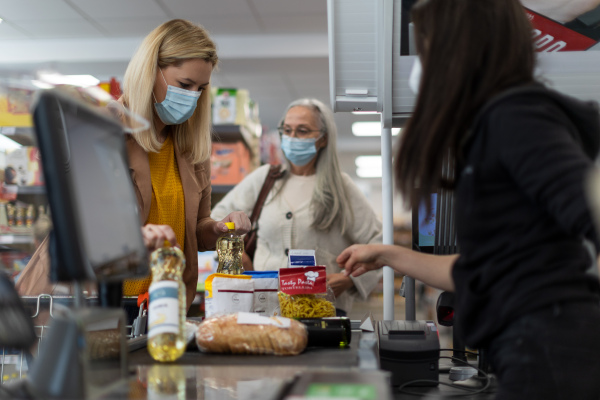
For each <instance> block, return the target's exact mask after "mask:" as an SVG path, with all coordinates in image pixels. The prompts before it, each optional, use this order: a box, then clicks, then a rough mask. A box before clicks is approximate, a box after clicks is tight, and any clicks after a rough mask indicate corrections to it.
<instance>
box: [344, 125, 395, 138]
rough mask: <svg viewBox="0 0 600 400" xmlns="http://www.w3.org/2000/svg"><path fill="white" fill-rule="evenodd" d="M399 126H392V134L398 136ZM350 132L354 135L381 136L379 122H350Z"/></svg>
mask: <svg viewBox="0 0 600 400" xmlns="http://www.w3.org/2000/svg"><path fill="white" fill-rule="evenodd" d="M399 133H400V128H392V136H398V134H399ZM352 134H353V135H354V136H381V122H379V121H368V122H363V121H361V122H354V123H353V124H352Z"/></svg>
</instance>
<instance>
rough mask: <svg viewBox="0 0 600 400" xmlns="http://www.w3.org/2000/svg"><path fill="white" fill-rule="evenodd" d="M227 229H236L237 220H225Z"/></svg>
mask: <svg viewBox="0 0 600 400" xmlns="http://www.w3.org/2000/svg"><path fill="white" fill-rule="evenodd" d="M225 226H226V227H227V229H235V222H225Z"/></svg>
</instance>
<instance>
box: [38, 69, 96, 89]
mask: <svg viewBox="0 0 600 400" xmlns="http://www.w3.org/2000/svg"><path fill="white" fill-rule="evenodd" d="M40 81H42V82H44V83H49V84H51V85H74V86H83V87H86V86H96V85H97V84H98V83H100V79H98V78H96V77H95V76H92V75H61V74H57V73H43V72H42V73H40Z"/></svg>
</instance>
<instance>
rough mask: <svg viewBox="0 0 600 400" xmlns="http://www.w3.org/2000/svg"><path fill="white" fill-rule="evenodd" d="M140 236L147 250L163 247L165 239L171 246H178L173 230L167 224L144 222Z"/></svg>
mask: <svg viewBox="0 0 600 400" xmlns="http://www.w3.org/2000/svg"><path fill="white" fill-rule="evenodd" d="M142 237H143V238H144V245H145V246H146V248H147V249H148V251H154V250H156V249H158V248H161V247H163V246H164V245H165V241H166V242H168V243H169V245H171V246H175V247H179V244H178V243H177V237H176V236H175V232H174V231H173V228H171V227H170V226H169V225H155V224H146V225H144V226H143V227H142Z"/></svg>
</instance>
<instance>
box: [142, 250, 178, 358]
mask: <svg viewBox="0 0 600 400" xmlns="http://www.w3.org/2000/svg"><path fill="white" fill-rule="evenodd" d="M150 266H151V268H152V284H151V285H150V289H149V290H148V292H149V294H150V303H149V305H148V352H149V353H150V355H151V356H152V358H153V359H155V360H157V361H174V360H176V359H178V358H179V357H181V356H182V355H183V352H184V351H185V348H186V341H185V314H186V301H185V286H184V284H183V279H182V274H183V270H184V269H185V256H184V255H183V253H182V252H181V250H180V249H178V248H176V247H163V248H160V249H157V250H155V251H154V252H153V253H152V254H151V256H150Z"/></svg>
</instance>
